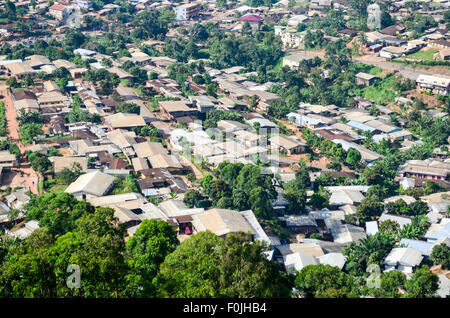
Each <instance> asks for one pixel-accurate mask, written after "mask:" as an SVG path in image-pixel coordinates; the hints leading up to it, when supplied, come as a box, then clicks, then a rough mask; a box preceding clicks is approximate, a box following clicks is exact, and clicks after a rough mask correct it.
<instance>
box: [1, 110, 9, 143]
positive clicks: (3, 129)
mask: <svg viewBox="0 0 450 318" xmlns="http://www.w3.org/2000/svg"><path fill="white" fill-rule="evenodd" d="M5 111H6V109H5V103H4V102H0V136H1V137H4V136H6V135H7V134H8V129H7V123H6V115H5Z"/></svg>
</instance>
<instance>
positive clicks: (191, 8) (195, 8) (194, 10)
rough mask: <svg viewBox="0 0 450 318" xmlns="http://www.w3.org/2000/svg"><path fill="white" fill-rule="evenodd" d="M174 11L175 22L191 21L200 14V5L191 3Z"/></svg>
mask: <svg viewBox="0 0 450 318" xmlns="http://www.w3.org/2000/svg"><path fill="white" fill-rule="evenodd" d="M173 10H174V11H175V20H177V21H186V20H190V19H192V18H193V17H195V16H197V15H198V14H199V13H200V3H198V2H191V3H186V4H182V5H179V6H177V7H175V8H173Z"/></svg>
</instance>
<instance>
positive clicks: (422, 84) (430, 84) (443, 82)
mask: <svg viewBox="0 0 450 318" xmlns="http://www.w3.org/2000/svg"><path fill="white" fill-rule="evenodd" d="M416 82H417V88H418V89H419V90H428V91H432V92H433V93H435V94H441V95H447V94H449V93H450V78H446V77H442V76H439V75H423V74H420V75H419V77H418V78H417V80H416Z"/></svg>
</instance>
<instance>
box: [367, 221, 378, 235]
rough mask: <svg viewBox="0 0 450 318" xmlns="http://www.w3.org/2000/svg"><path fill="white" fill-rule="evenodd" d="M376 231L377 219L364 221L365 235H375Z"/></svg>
mask: <svg viewBox="0 0 450 318" xmlns="http://www.w3.org/2000/svg"><path fill="white" fill-rule="evenodd" d="M377 232H378V223H377V221H370V222H366V233H367V235H375V234H377Z"/></svg>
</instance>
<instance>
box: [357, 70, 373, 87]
mask: <svg viewBox="0 0 450 318" xmlns="http://www.w3.org/2000/svg"><path fill="white" fill-rule="evenodd" d="M377 78H378V77H377V76H375V75H371V74H367V73H363V72H359V73H358V74H356V84H358V85H364V86H370V85H372V84H373V82H374V81H375V80H376V79H377Z"/></svg>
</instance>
